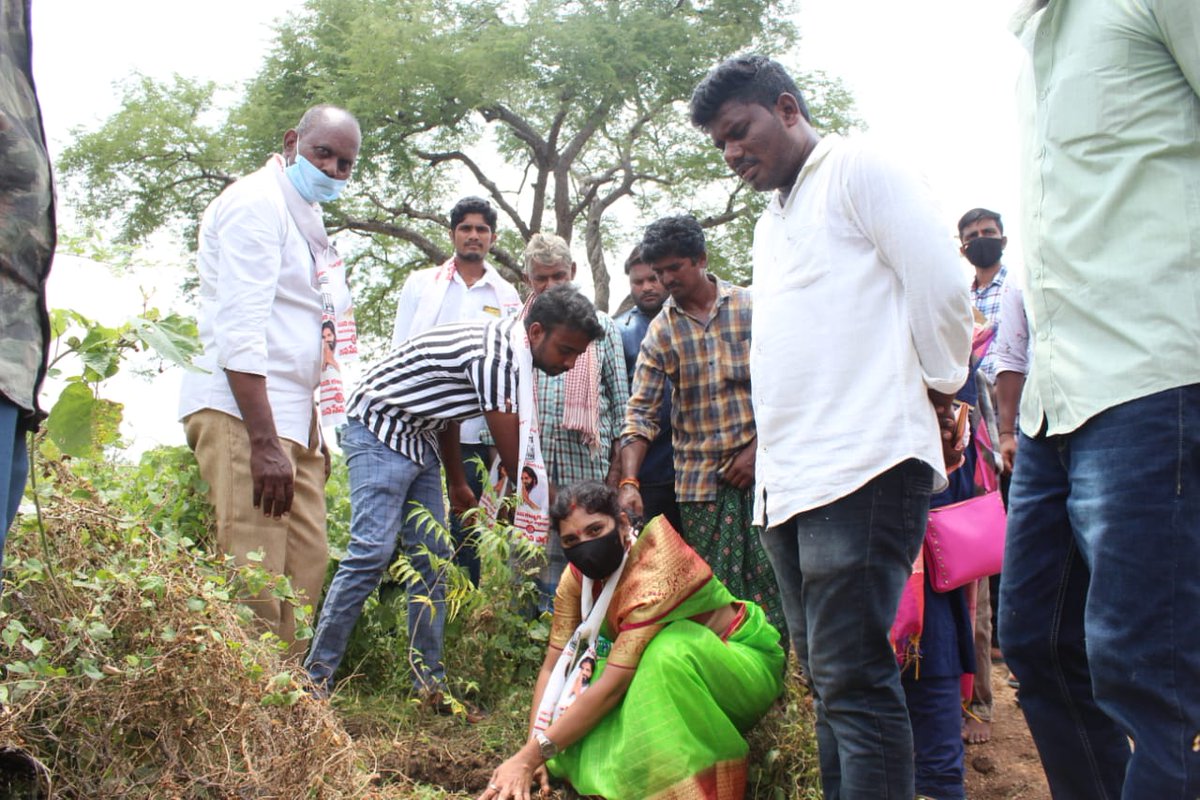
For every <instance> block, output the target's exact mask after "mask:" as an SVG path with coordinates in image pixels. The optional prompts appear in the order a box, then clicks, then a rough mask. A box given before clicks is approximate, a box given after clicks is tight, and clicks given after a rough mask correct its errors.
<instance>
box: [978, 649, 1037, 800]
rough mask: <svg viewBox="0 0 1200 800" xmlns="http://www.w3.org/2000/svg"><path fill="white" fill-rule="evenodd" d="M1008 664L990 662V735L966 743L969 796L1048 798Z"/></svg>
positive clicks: (980, 799) (999, 799)
mask: <svg viewBox="0 0 1200 800" xmlns="http://www.w3.org/2000/svg"><path fill="white" fill-rule="evenodd" d="M1007 678H1008V668H1007V667H1005V666H1004V665H1003V664H995V665H993V666H992V692H993V696H994V714H993V720H992V739H991V741H990V742H986V743H984V744H972V745H967V756H966V761H967V797H968V798H969V800H1018V798H1019V800H1050V788H1049V787H1048V786H1047V785H1046V776H1045V774H1044V773H1043V772H1042V763H1041V761H1039V760H1038V754H1037V748H1036V747H1035V746H1034V744H1033V739H1032V738H1031V737H1030V735H1029V727H1028V726H1027V725H1026V724H1025V715H1024V714H1022V713H1021V709H1020V707H1019V706H1018V705H1017V693H1016V691H1015V690H1014V689H1013V688H1012V687H1011V686H1009V685H1008V683H1007V680H1006V679H1007Z"/></svg>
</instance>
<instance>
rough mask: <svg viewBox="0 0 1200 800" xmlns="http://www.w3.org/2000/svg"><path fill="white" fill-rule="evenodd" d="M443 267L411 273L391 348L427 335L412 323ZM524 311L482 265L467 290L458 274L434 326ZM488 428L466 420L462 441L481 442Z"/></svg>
mask: <svg viewBox="0 0 1200 800" xmlns="http://www.w3.org/2000/svg"><path fill="white" fill-rule="evenodd" d="M439 269H440V267H429V268H428V269H422V270H417V271H416V272H413V273H410V274H409V276H408V278H407V279H406V280H405V281H404V288H402V289H401V290H400V299H399V300H398V301H397V302H396V321H395V323H394V324H393V325H392V347H393V348H394V347H397V346H398V345H399V344H400V343H401V342H403V341H404V340H405V339H407V338H409V337H410V336H415V335H416V334H419V333H424V332H425V330H428V328H425V329H424V330H414V329H413V323H414V321H415V320H416V319H417V317H418V314H417V309H418V308H420V307H421V303H422V302H423V301H424V302H428V300H429V296H430V294H431V292H430V291H429V290H430V287H431V286H433V280H434V276H435V275H437V272H438V270H439ZM520 311H521V296H520V295H518V294H517V290H516V289H515V288H513V285H512V284H511V283H509V282H508V281H506V280H504V278H503V277H501V275H500V273H499V272H497V271H496V269H495V268H494V267H492V265H491V264H488V263H487V262H486V261H485V262H483V275H481V276H480V277H479V280H477V281H475V283H473V284H471V285H470V286H467V282H466V281H464V280H463V277H462V274H461V273H460V272H459V271H458V270H455V272H454V276H453V277H452V278H451V279H450V285H449V286H447V287H446V293H445V295H444V296H443V297H442V305H441V307H440V308H439V309H438V312H437V316H436V317H434V318H433V324H432V325H430V326H429V327H434V326H437V325H446V324H448V323H451V322H484V321H487V320H490V319H503V318H505V317H511V316H516V315H517V314H519V313H520ZM485 427H486V423H485V422H484V420H483V417H472V418H471V419H468V420H463V422H462V424H461V429H460V431H459V441H462V442H466V443H468V444H476V443H478V442H479V434H480V433H481V432H482V431H483V429H484V428H485Z"/></svg>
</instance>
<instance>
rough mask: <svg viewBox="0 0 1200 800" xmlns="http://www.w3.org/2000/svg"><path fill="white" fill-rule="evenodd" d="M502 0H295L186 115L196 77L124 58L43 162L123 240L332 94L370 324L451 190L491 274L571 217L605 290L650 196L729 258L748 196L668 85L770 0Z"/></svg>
mask: <svg viewBox="0 0 1200 800" xmlns="http://www.w3.org/2000/svg"><path fill="white" fill-rule="evenodd" d="M512 5H513V4H512V3H502V2H497V0H491V1H490V2H463V1H462V0H309V2H308V3H307V4H306V6H305V10H304V12H303V13H302V14H300V15H298V16H296V17H294V18H293V19H292V20H291V21H289V22H287V23H284V24H283V25H282V26H281V27H280V29H279V31H278V39H277V43H276V45H275V47H274V49H273V51H272V52H271V54H270V55H269V56H268V58H267V59H266V62H265V63H264V65H263V67H262V69H261V71H260V73H259V74H258V76H257V77H256V78H255V79H253V80H252V81H251V82H250V84H249V86H248V87H247V88H246V93H245V96H244V98H243V100H242V101H241V102H240V103H239V104H238V105H236V107H234V108H233V110H232V111H231V112H230V114H229V116H228V118H227V119H226V120H225V121H224V122H222V123H221V124H219V125H215V126H214V125H206V124H205V122H204V120H205V119H207V118H208V117H209V116H210V109H211V108H212V106H213V95H214V87H213V86H211V85H208V84H198V83H195V82H190V81H186V80H183V79H178V78H177V79H176V81H175V82H174V83H173V84H171V85H167V86H163V85H158V84H154V83H153V82H151V81H147V80H144V79H142V80H140V81H136V82H134V83H133V84H131V85H130V86H129V87H127V90H126V95H125V104H124V107H123V108H122V110H121V111H119V112H118V113H117V114H116V115H114V116H113V117H112V118H111V119H109V120H108V122H107V123H106V124H105V125H104V126H103V127H102V128H101V129H100V130H98V131H96V132H94V133H90V134H84V135H82V136H80V137H79V138H78V139H77V141H76V143H75V144H74V145H73V146H72V147H71V148H70V149H69V150H68V151H67V153H66V154H65V155H64V157H63V160H62V168H63V170H64V171H65V172H66V174H67V175H68V176H71V177H78V178H80V179H82V184H83V188H84V194H83V200H82V203H81V205H82V208H83V210H84V211H85V213H89V214H92V215H100V216H104V217H107V218H109V219H114V220H117V221H118V222H119V224H120V231H121V234H122V236H123V237H125V238H126V239H128V240H133V241H136V240H138V239H139V238H141V237H144V236H145V235H147V234H148V233H149V232H150V231H151V230H153V229H155V228H156V227H160V226H163V225H167V224H168V223H169V222H183V223H185V224H190V225H194V224H195V220H196V219H197V218H198V216H199V210H200V209H201V208H202V207H203V206H204V204H205V203H206V202H208V200H210V199H211V198H212V197H213V196H215V194H216V193H217V192H219V191H220V190H221V189H222V188H224V186H225V185H226V184H227V183H228V180H229V179H230V177H231V176H232V175H235V174H239V173H241V172H245V171H248V170H250V169H253V168H255V167H257V166H258V165H259V163H260V162H261V160H262V159H263V158H264V157H265V154H266V153H268V152H271V151H272V150H275V149H278V146H279V140H280V137H281V135H282V132H283V131H284V130H285V129H287V128H288V127H290V126H292V125H294V124H295V121H296V120H297V119H299V117H300V114H301V113H302V112H303V111H304V109H305V108H307V107H308V106H309V105H311V104H313V103H315V102H332V103H336V104H339V105H343V106H345V107H347V108H349V109H350V110H351V111H353V112H354V113H355V114H356V115H357V116H358V117H359V119H360V121H361V122H362V125H363V151H362V153H361V156H360V166H359V167H358V168H357V170H356V175H355V179H354V181H353V183H352V184H351V189H350V191H348V196H347V197H346V198H345V199H344V200H342V201H340V202H339V203H337V204H335V205H333V206H331V207H329V208H327V220H328V221H329V222H330V225H331V229H332V230H333V231H349V232H352V233H354V234H358V235H361V236H363V237H364V238H363V240H362V242H361V245H360V246H359V247H356V248H354V249H355V251H356V252H355V255H354V260H355V262H356V275H355V277H354V282H355V288H356V293H357V294H358V296H359V306H360V308H362V309H363V311H364V313H363V315H362V318H361V321H362V323H363V324H364V326H365V327H366V329H367V330H368V331H371V330H374V331H376V332H379V331H385V330H386V329H387V328H388V327H389V323H388V321H387V320H386V319H385V318H386V317H388V316H389V315H390V309H391V307H392V305H391V304H390V303H388V302H387V301H386V298H387V297H388V296H389V295H390V294H391V293H392V292H394V291H395V290H396V289H397V288H398V286H399V284H400V283H401V282H402V279H403V277H404V275H406V274H407V271H408V270H409V269H410V268H413V267H416V266H423V265H425V264H428V263H429V262H431V261H432V262H435V263H436V262H440V261H442V260H444V259H446V258H448V257H449V255H450V252H449V237H448V236H447V235H446V233H447V226H448V222H447V218H446V212H447V210H448V208H449V206H450V205H452V204H453V202H454V201H455V200H456V199H457V198H458V197H460V196H462V195H465V194H468V193H483V194H486V195H487V196H488V199H489V200H491V202H492V203H493V204H494V205H495V206H497V208H498V209H499V210H500V213H501V220H502V221H501V226H500V227H501V229H502V231H501V234H502V235H501V238H500V241H499V242H498V243H497V245H496V246H495V248H494V249H493V260H494V262H495V263H497V264H498V265H499V266H500V268H501V270H502V271H503V272H505V274H506V277H508V278H510V279H513V278H515V277H516V275H517V273H518V271H519V264H518V259H519V253H520V251H521V249H522V248H523V246H524V242H525V241H526V240H528V238H529V237H530V236H531V235H532V234H533V233H535V232H538V231H542V230H549V231H553V232H555V233H558V234H559V235H561V236H563V237H564V238H566V239H567V240H568V241H570V240H572V239H575V238H580V237H581V238H582V239H583V244H584V250H585V252H586V258H587V266H588V268H589V269H590V271H591V274H592V278H593V281H594V283H595V287H596V302H597V305H598V306H599V307H600V308H607V307H608V303H609V276H608V265H607V260H606V257H605V251H606V249H607V248H611V247H612V244H613V242H614V240H615V238H616V237H617V236H618V235H620V234H621V232H622V228H623V227H627V226H629V225H631V224H632V225H633V226H636V227H641V224H643V223H642V222H641V220H646V219H651V218H653V217H655V216H658V215H659V214H661V213H662V212H663V211H664V210H666V209H681V208H684V209H686V210H689V211H691V212H693V213H695V214H697V216H699V217H700V218H701V219H702V220H703V221H704V224H705V225H706V226H709V227H711V228H713V229H714V230H715V229H717V228H720V227H722V226H725V230H724V231H722V233H721V234H719V235H718V237H717V241H720V242H721V243H722V245H723V246H722V247H721V248H720V249H719V251H718V250H717V249H714V253H721V254H724V255H726V256H727V257H726V258H725V259H724V260H723V259H721V258H719V257H717V258H714V259H713V260H714V266H715V267H716V268H717V270H718V271H723V272H724V273H725V274H727V275H729V276H731V277H734V278H745V277H746V274H747V273H746V270H745V268H744V265H745V263H746V258H745V254H746V253H747V252H748V248H747V244H748V241H749V239H748V230H749V227H748V222H747V220H749V219H750V217H751V216H752V215H753V214H754V212H755V211H757V210H758V208H761V203H762V198H760V197H756V196H754V195H753V194H752V193H750V192H748V191H747V190H745V189H743V188H742V186H741V184H740V183H739V182H737V181H736V179H734V178H732V177H731V176H730V175H729V173H728V170H727V169H726V167H725V166H724V165H723V164H722V163H721V162H720V159H719V157H718V154H717V153H716V151H715V150H714V149H713V148H712V147H711V146H710V145H709V144H708V142H707V141H706V139H705V137H703V136H702V135H701V134H699V133H698V132H697V131H695V130H693V129H692V128H691V126H690V125H689V124H688V122H687V118H686V109H685V103H686V100H687V98H688V97H689V96H690V94H691V91H692V89H693V87H694V86H695V84H696V83H697V81H698V80H699V79H700V78H701V77H703V75H704V74H705V72H706V71H707V70H708V69H709V68H710V67H711V66H712V65H713V64H715V63H716V62H717V61H719V60H720V59H721V58H723V57H726V56H728V55H730V54H732V53H735V52H739V51H745V50H748V49H756V50H759V51H762V52H768V53H781V52H785V51H786V50H787V49H788V48H790V47H791V46H792V45H793V44H794V42H795V38H796V36H795V30H794V27H793V26H792V24H791V23H790V22H789V21H788V11H789V9H788V8H787V6H786V3H785V2H784V0H708V1H707V2H704V1H701V0H690V1H689V0H671V1H670V2H666V1H665V0H621V2H618V1H617V0H574V1H573V2H563V1H562V0H532V1H531V2H528V3H527V4H524V5H523V6H522V7H521V8H519V9H518V10H515V11H514V10H511V6H512ZM802 78H803V83H802V85H803V86H804V88H805V90H806V94H808V95H809V96H810V100H811V105H812V107H813V111H814V115H815V117H816V119H817V120H818V122H824V123H825V124H824V126H823V127H824V128H825V129H833V130H842V129H845V128H846V127H848V126H849V125H850V124H851V123H852V121H853V120H852V119H851V117H850V110H849V109H850V105H851V103H850V98H849V96H848V94H847V93H846V92H845V91H844V90H843V89H842V88H841V86H840V84H839V83H838V82H836V81H833V80H829V79H828V78H826V77H825V76H823V75H820V74H815V75H809V76H802ZM476 187H479V188H476ZM730 223H732V224H730ZM621 261H623V255H622V256H621V258H619V259H618V263H620V262H621ZM739 267H740V268H739ZM372 309H374V311H375V313H374V315H373V314H372V313H371V312H372Z"/></svg>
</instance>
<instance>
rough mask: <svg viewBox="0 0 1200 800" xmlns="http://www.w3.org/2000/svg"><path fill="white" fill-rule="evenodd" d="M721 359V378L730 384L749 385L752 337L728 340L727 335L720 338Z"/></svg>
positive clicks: (718, 352) (719, 355) (718, 355)
mask: <svg viewBox="0 0 1200 800" xmlns="http://www.w3.org/2000/svg"><path fill="white" fill-rule="evenodd" d="M717 358H719V359H720V363H719V365H718V366H719V367H720V370H721V378H722V379H724V380H726V381H728V382H729V383H749V381H750V337H749V336H747V337H745V338H743V339H738V340H734V339H727V338H725V334H722V335H721V337H720V345H719V347H718V350H717Z"/></svg>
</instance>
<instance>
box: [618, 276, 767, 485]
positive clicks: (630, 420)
mask: <svg viewBox="0 0 1200 800" xmlns="http://www.w3.org/2000/svg"><path fill="white" fill-rule="evenodd" d="M716 283H717V312H716V313H715V314H714V315H713V317H712V319H710V320H709V321H708V322H707V324H701V323H700V322H697V321H696V320H695V319H692V318H691V317H689V316H688V315H687V314H685V313H683V312H682V311H681V310H679V308H678V307H677V306H676V305H675V300H674V298H668V299H667V302H666V303H664V304H663V308H662V311H661V312H660V313H659V314H658V316H656V317H655V318H654V319H653V320H652V321H651V322H650V327H649V329H648V330H647V331H646V338H644V339H643V340H642V349H641V352H640V353H638V360H637V368H636V370H635V371H634V374H633V393H632V395H631V397H630V398H629V406H628V408H627V410H626V412H625V429H624V431H623V433H622V441H623V443H625V444H628V443H629V442H630V441H631V440H632V439H634V438H635V437H641V438H643V439H645V440H646V441H654V437H655V436H656V435H657V434H658V407H659V405H660V404H661V403H662V402H663V393H664V392H665V391H672V392H673V393H672V396H671V400H672V408H671V429H672V443H673V444H674V446H675V492H676V495H677V497H678V498H679V501H680V502H703V501H708V500H713V499H715V498H716V496H717V486H718V481H719V479H720V477H721V472H722V471H723V470H724V469H725V468H726V467H727V466H729V463H730V462H731V461H732V460H733V457H734V456H736V455H737V454H738V452H739V451H740V450H742V449H743V448H744V447H745V446H746V445H747V444H749V443H750V440H751V439H753V438H754V435H755V429H754V409H753V407H752V406H751V403H750V312H751V301H750V291H749V290H748V289H743V288H741V287H740V286H734V285H733V284H731V283H729V282H728V281H724V280H720V279H717V281H716ZM781 368H784V367H783V366H782V365H781ZM668 381H669V382H670V386H673V387H674V388H673V389H668Z"/></svg>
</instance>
